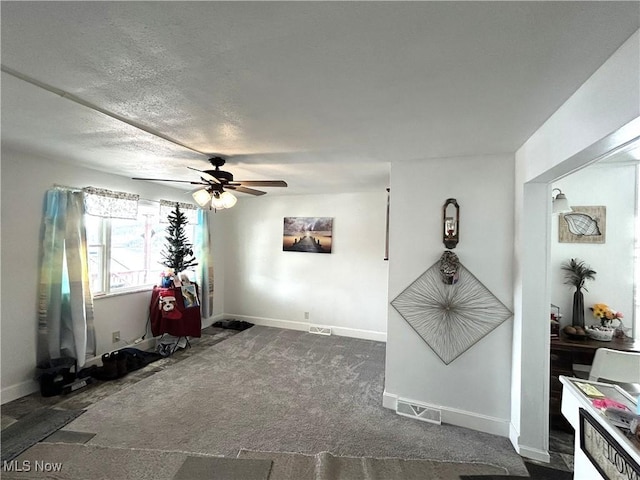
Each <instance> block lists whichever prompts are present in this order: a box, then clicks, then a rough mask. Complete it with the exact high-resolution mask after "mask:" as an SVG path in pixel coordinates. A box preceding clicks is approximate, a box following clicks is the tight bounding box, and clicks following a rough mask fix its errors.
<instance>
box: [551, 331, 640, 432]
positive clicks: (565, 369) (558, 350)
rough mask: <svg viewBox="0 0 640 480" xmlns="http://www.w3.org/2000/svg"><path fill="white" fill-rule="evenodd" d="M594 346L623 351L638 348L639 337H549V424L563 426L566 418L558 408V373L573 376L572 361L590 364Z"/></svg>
mask: <svg viewBox="0 0 640 480" xmlns="http://www.w3.org/2000/svg"><path fill="white" fill-rule="evenodd" d="M598 348H611V349H614V350H623V351H627V352H640V341H633V340H631V339H629V338H614V339H613V340H611V341H610V342H599V341H597V340H591V339H584V340H577V339H576V340H574V339H571V338H569V337H567V336H566V335H564V334H563V333H561V334H560V337H559V338H552V339H551V348H550V355H551V361H550V365H551V378H550V381H551V385H550V386H549V421H550V422H551V426H552V427H554V428H559V429H563V430H566V429H567V427H568V423H567V421H566V420H565V419H564V417H563V416H562V413H561V411H560V409H561V405H562V383H561V382H560V378H559V377H560V375H564V376H566V377H577V376H579V375H576V372H574V370H573V365H574V364H579V365H591V364H592V363H593V357H594V356H595V354H596V350H597V349H598Z"/></svg>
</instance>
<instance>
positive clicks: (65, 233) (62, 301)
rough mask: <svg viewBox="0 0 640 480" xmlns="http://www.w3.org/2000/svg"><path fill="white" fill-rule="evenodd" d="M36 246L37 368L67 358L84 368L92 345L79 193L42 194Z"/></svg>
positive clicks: (59, 190) (93, 351)
mask: <svg viewBox="0 0 640 480" xmlns="http://www.w3.org/2000/svg"><path fill="white" fill-rule="evenodd" d="M41 240H42V245H41V260H40V283H39V299H38V300H39V305H38V355H37V357H38V358H37V359H38V362H41V361H44V360H49V359H52V358H59V357H61V356H70V357H73V358H75V359H77V361H78V366H83V365H84V364H85V360H86V359H87V358H91V357H93V356H95V354H96V340H95V331H94V326H93V298H92V296H91V291H90V288H89V269H88V257H87V236H86V230H85V222H84V202H83V193H82V191H78V190H70V189H66V188H60V187H55V188H53V189H51V190H49V191H47V195H46V201H45V211H44V216H43V220H42V237H41Z"/></svg>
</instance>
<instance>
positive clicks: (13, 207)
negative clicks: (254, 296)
mask: <svg viewBox="0 0 640 480" xmlns="http://www.w3.org/2000/svg"><path fill="white" fill-rule="evenodd" d="M53 184H61V185H67V186H73V187H83V186H88V185H92V186H96V187H101V188H109V189H114V190H122V191H128V192H132V193H138V194H140V196H141V197H142V198H147V199H151V200H159V199H161V198H164V199H167V200H181V201H184V192H183V191H179V190H176V189H172V188H166V187H162V186H159V185H157V184H151V183H147V182H136V181H132V180H130V179H128V178H125V177H119V176H115V175H109V174H106V173H102V172H97V171H94V170H89V169H83V168H78V167H71V166H69V165H67V164H64V163H57V162H55V161H52V160H49V159H43V158H35V157H33V156H27V155H24V154H20V153H16V152H11V151H7V150H6V149H3V151H2V278H3V281H2V284H1V286H2V305H1V314H2V326H1V329H2V340H1V342H2V344H1V345H2V353H1V362H2V364H1V365H2V402H7V401H10V400H12V399H15V398H19V397H20V396H23V395H26V394H28V393H31V392H32V391H34V389H37V384H36V383H35V382H34V381H33V375H34V372H35V364H36V332H37V309H36V304H37V286H38V271H39V270H38V255H39V238H40V226H41V221H42V210H43V205H44V195H45V192H46V190H47V189H48V188H50V187H51V186H52V185H53ZM211 218H212V223H213V230H212V232H213V241H214V264H215V268H216V274H217V275H218V276H219V278H222V276H223V275H224V264H223V262H222V260H221V259H220V257H219V255H217V254H216V252H217V250H216V246H215V243H216V242H217V243H221V242H222V241H223V240H222V239H221V238H220V232H219V231H218V230H217V229H216V222H217V220H216V217H215V216H213V215H212V217H211ZM149 298H150V297H149V292H142V293H134V294H127V295H118V296H114V297H109V298H102V299H96V300H95V302H94V309H95V312H94V313H95V328H96V340H97V354H98V356H99V355H101V354H102V353H105V352H107V351H110V350H113V349H114V348H119V347H123V346H125V345H124V343H121V344H117V345H114V344H112V343H111V332H112V331H115V330H119V331H120V332H121V335H122V338H123V340H134V339H136V338H138V337H140V336H142V335H143V334H144V333H145V325H146V322H147V313H148V308H149ZM220 312H222V296H221V295H220V293H219V292H217V293H216V296H215V300H214V315H215V314H216V313H220ZM212 321H213V320H212V319H203V324H205V325H209V324H210V323H212ZM147 337H150V334H148V335H147Z"/></svg>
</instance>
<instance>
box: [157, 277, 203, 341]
mask: <svg viewBox="0 0 640 480" xmlns="http://www.w3.org/2000/svg"><path fill="white" fill-rule="evenodd" d="M194 285H195V286H196V293H197V294H198V296H199V290H198V285H197V284H194ZM166 290H171V292H172V294H173V296H174V297H175V299H176V302H175V310H177V312H179V314H180V315H179V318H170V317H169V316H167V315H166V314H165V315H163V310H162V309H161V307H160V294H161V292H163V291H166ZM174 316H176V315H172V317H174ZM149 319H150V323H151V333H152V334H153V336H154V337H158V336H162V335H165V334H168V335H173V336H174V337H185V339H186V340H187V345H189V340H188V338H187V337H196V338H199V337H200V336H201V330H202V317H201V315H200V304H199V303H198V305H195V306H192V307H187V308H185V302H184V297H183V295H182V289H181V288H180V287H172V288H169V289H166V288H162V287H158V286H155V287H153V291H152V292H151V301H150V303H149Z"/></svg>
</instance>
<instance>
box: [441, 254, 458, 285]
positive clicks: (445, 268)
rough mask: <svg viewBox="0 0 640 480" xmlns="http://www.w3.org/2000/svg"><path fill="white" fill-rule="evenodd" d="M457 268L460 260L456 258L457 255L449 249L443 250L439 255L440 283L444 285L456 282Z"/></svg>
mask: <svg viewBox="0 0 640 480" xmlns="http://www.w3.org/2000/svg"><path fill="white" fill-rule="evenodd" d="M459 268H460V260H458V256H457V255H456V254H455V253H453V252H451V251H449V250H445V251H444V253H443V254H442V256H441V257H440V278H442V283H444V284H446V285H454V284H456V283H458V278H459V274H458V269H459Z"/></svg>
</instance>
